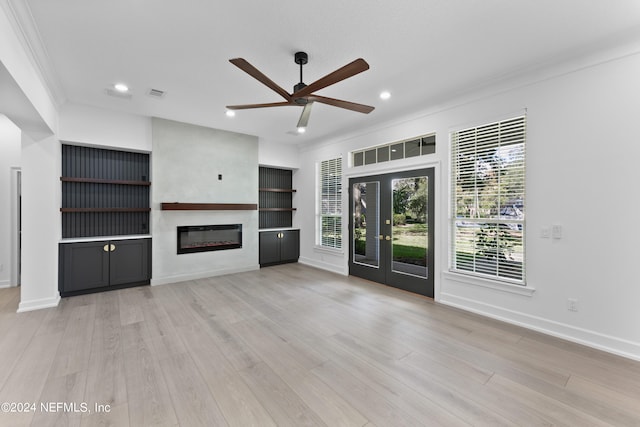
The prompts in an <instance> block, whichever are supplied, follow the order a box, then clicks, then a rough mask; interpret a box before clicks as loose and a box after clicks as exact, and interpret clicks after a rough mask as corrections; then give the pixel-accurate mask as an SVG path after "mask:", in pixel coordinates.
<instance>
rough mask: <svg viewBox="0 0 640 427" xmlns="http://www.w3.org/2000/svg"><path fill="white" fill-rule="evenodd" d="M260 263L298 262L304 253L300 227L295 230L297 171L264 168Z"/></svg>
mask: <svg viewBox="0 0 640 427" xmlns="http://www.w3.org/2000/svg"><path fill="white" fill-rule="evenodd" d="M258 179H259V188H258V191H259V197H258V203H259V207H258V209H259V214H258V215H259V228H260V266H261V267H265V266H268V265H274V264H281V263H286V262H296V261H298V257H299V255H300V230H293V229H291V227H292V225H293V214H294V212H295V211H296V208H295V207H294V206H293V199H294V195H295V193H296V190H295V189H294V188H293V171H291V170H289V169H278V168H270V167H262V166H261V167H260V169H259V171H258Z"/></svg>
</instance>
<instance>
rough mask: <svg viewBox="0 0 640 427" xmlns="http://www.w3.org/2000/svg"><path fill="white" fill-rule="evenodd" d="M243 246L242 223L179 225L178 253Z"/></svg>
mask: <svg viewBox="0 0 640 427" xmlns="http://www.w3.org/2000/svg"><path fill="white" fill-rule="evenodd" d="M241 247H242V224H229V225H195V226H181V227H178V254H190V253H194V252H207V251H219V250H224V249H237V248H241Z"/></svg>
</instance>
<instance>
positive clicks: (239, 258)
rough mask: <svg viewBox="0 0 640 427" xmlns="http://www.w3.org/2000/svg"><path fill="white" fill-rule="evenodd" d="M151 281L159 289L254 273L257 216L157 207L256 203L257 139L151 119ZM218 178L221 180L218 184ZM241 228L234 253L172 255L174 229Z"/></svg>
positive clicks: (255, 212) (173, 252)
mask: <svg viewBox="0 0 640 427" xmlns="http://www.w3.org/2000/svg"><path fill="white" fill-rule="evenodd" d="M152 166H153V168H152V169H153V171H154V175H153V182H152V194H153V197H152V217H151V222H152V230H153V275H152V276H153V278H152V282H151V283H152V284H154V285H157V284H164V283H172V282H179V281H184V280H192V279H197V278H203V277H210V276H216V275H220V274H228V273H234V272H239V271H247V270H253V269H257V268H258V267H259V265H258V211H257V210H251V211H163V210H161V209H160V205H161V203H163V202H169V203H171V202H182V203H185V202H188V203H250V204H257V203H258V139H257V138H256V137H253V136H249V135H243V134H238V133H233V132H227V131H223V130H217V129H211V128H205V127H201V126H195V125H189V124H186V123H180V122H174V121H170V120H163V119H156V118H154V119H153V156H152ZM218 175H222V179H221V180H220V179H218ZM212 224H242V234H243V236H242V237H243V245H242V248H239V249H230V250H224V251H213V252H201V253H193V254H181V255H178V254H177V253H176V245H177V230H176V228H177V227H178V226H185V225H212Z"/></svg>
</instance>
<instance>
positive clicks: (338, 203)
mask: <svg viewBox="0 0 640 427" xmlns="http://www.w3.org/2000/svg"><path fill="white" fill-rule="evenodd" d="M318 187H319V188H318V192H319V200H318V203H319V209H318V230H319V233H318V238H317V243H318V245H320V246H322V247H326V248H333V249H341V248H342V158H340V157H339V158H336V159H331V160H325V161H323V162H320V173H319V176H318Z"/></svg>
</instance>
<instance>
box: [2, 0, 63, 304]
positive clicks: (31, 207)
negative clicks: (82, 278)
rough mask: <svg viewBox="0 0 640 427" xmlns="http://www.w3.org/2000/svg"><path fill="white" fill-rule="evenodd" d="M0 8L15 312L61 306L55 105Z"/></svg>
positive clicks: (13, 23)
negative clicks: (16, 132)
mask: <svg viewBox="0 0 640 427" xmlns="http://www.w3.org/2000/svg"><path fill="white" fill-rule="evenodd" d="M5 10H6V9H5V5H4V4H3V6H2V8H0V88H1V89H2V93H3V96H2V97H0V114H4V115H6V116H7V117H9V118H10V119H11V120H12V121H13V122H14V123H15V124H16V125H17V126H18V127H19V128H20V130H21V147H22V150H21V159H20V160H21V166H22V206H23V217H22V229H23V236H22V237H23V239H22V242H23V246H22V280H21V285H22V287H21V291H20V294H21V296H20V299H21V300H20V306H19V308H18V309H19V311H24V310H31V309H36V308H43V307H48V306H54V305H56V304H57V302H58V300H59V298H60V297H59V294H58V286H57V282H58V280H57V277H58V268H57V240H58V237H59V234H60V233H59V230H60V220H59V219H60V217H59V213H57V212H58V210H59V208H60V202H59V200H60V199H59V191H60V189H59V187H60V184H59V182H60V181H59V177H60V173H59V164H60V161H59V155H57V153H59V145H58V143H57V140H56V139H55V138H53V137H52V136H51V135H55V133H56V132H57V125H58V113H57V105H56V103H55V101H54V100H53V99H52V98H51V96H50V94H49V91H48V90H47V87H46V85H45V84H44V83H43V80H42V78H41V75H40V73H39V72H38V71H37V70H36V68H35V67H34V66H33V63H32V62H31V59H30V57H29V55H28V54H27V50H26V49H25V48H24V46H23V44H22V42H21V40H22V39H21V38H19V37H18V36H17V34H18V33H16V32H14V28H15V21H14V20H13V19H12V18H11V17H10V16H9V15H7V14H6V12H5Z"/></svg>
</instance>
